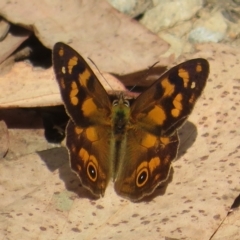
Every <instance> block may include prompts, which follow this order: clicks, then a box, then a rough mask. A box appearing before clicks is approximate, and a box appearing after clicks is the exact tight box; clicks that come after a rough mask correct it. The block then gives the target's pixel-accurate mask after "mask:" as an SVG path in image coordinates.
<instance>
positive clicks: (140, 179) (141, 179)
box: [136, 168, 148, 187]
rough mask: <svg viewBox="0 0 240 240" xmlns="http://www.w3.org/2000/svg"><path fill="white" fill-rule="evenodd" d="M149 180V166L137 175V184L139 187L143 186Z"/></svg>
mask: <svg viewBox="0 0 240 240" xmlns="http://www.w3.org/2000/svg"><path fill="white" fill-rule="evenodd" d="M147 180H148V170H147V168H143V169H142V170H141V171H140V172H139V173H138V175H137V178H136V185H137V186H138V187H142V186H143V185H145V183H146V182H147Z"/></svg>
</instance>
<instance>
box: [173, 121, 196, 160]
mask: <svg viewBox="0 0 240 240" xmlns="http://www.w3.org/2000/svg"><path fill="white" fill-rule="evenodd" d="M178 135H179V148H178V154H177V157H176V159H175V160H174V161H178V160H179V159H180V158H181V157H182V156H183V155H184V154H185V153H186V152H187V150H188V149H189V148H190V147H191V146H192V145H193V143H194V142H195V140H196V138H197V127H196V126H195V125H194V124H193V123H192V122H190V121H186V122H185V124H184V125H183V126H182V127H181V128H180V129H179V130H178Z"/></svg>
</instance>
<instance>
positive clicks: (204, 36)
mask: <svg viewBox="0 0 240 240" xmlns="http://www.w3.org/2000/svg"><path fill="white" fill-rule="evenodd" d="M194 25H195V27H194V28H193V30H192V31H191V32H190V33H189V41H190V42H192V43H201V42H220V41H221V40H223V39H224V37H225V34H226V31H227V27H228V26H227V23H226V21H225V19H224V17H223V15H222V13H221V12H219V11H218V12H216V13H214V14H212V15H211V16H210V17H209V18H206V19H199V21H197V22H196V23H195V24H194Z"/></svg>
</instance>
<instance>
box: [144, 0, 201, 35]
mask: <svg viewBox="0 0 240 240" xmlns="http://www.w3.org/2000/svg"><path fill="white" fill-rule="evenodd" d="M154 3H155V4H157V3H158V5H157V6H156V7H154V8H152V9H150V10H148V11H147V12H146V13H145V15H144V16H143V18H142V19H141V23H142V24H143V25H144V26H146V27H147V28H148V29H150V30H151V31H152V32H159V31H160V30H162V29H166V28H169V27H172V26H174V25H175V24H177V23H179V22H181V21H185V20H188V19H191V18H192V17H193V16H194V15H195V14H196V12H197V11H199V10H200V9H201V8H202V5H203V2H202V0H172V1H165V0H164V1H163V0H158V1H156V0H155V2H154Z"/></svg>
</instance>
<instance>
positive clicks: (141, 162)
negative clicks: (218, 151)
mask: <svg viewBox="0 0 240 240" xmlns="http://www.w3.org/2000/svg"><path fill="white" fill-rule="evenodd" d="M178 145H179V140H178V133H177V132H175V133H174V134H173V135H172V136H171V137H157V136H154V135H152V134H149V133H147V132H145V131H144V130H141V129H137V127H136V128H133V129H129V131H128V132H127V134H126V143H125V151H124V152H122V153H121V156H120V165H119V168H118V172H117V177H116V180H115V184H114V188H115V190H116V192H117V193H118V194H119V195H121V196H123V197H125V198H128V199H130V200H132V201H137V200H139V199H141V198H143V197H144V196H146V195H150V194H151V193H152V192H153V191H154V190H155V189H156V187H157V186H158V185H159V184H160V183H161V182H163V181H165V180H166V179H167V178H168V174H169V171H170V168H171V163H172V161H173V159H175V157H176V154H177V150H178Z"/></svg>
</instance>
